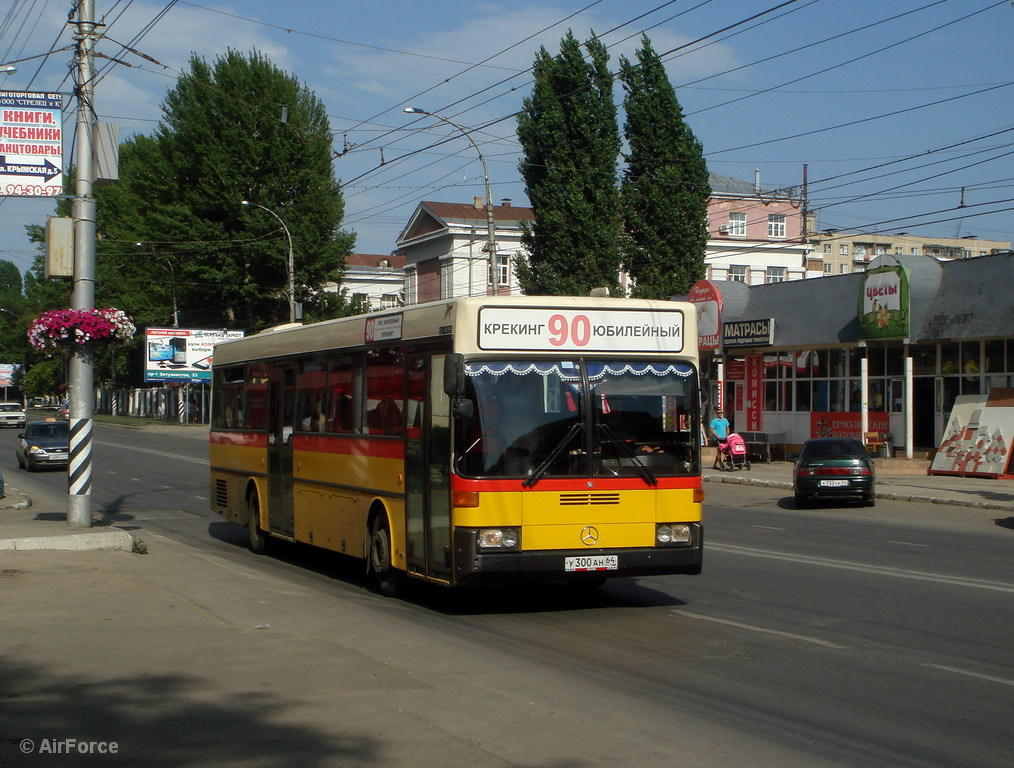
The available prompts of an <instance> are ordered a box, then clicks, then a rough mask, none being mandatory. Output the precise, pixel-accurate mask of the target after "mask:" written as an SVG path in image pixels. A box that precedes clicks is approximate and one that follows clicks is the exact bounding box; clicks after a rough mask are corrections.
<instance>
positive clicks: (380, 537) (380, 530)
mask: <svg viewBox="0 0 1014 768" xmlns="http://www.w3.org/2000/svg"><path fill="white" fill-rule="evenodd" d="M370 572H371V573H372V574H373V581H374V582H375V583H376V585H377V589H378V590H379V591H380V593H381V594H382V595H386V596H388V597H394V596H395V595H397V594H398V593H399V592H400V591H401V588H402V585H403V584H404V580H405V577H404V574H402V573H401V572H399V571H397V570H395V568H394V567H393V566H392V565H391V531H390V529H389V528H388V525H387V517H386V516H385V515H384V514H383V513H381V514H378V515H377V516H376V517H375V518H373V526H372V527H371V531H370Z"/></svg>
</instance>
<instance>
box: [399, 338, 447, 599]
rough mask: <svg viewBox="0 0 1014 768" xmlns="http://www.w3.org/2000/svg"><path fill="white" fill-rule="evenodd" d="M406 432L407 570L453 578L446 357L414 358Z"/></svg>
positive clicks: (410, 368)
mask: <svg viewBox="0 0 1014 768" xmlns="http://www.w3.org/2000/svg"><path fill="white" fill-rule="evenodd" d="M407 362H408V371H409V387H408V389H409V393H408V403H407V406H408V407H407V408H406V425H407V429H406V430H405V479H406V483H405V490H406V495H405V522H406V526H407V529H408V530H407V542H408V553H407V558H408V570H409V572H411V573H418V574H420V575H423V576H427V577H430V578H436V579H441V580H448V581H449V580H450V578H451V401H450V398H449V397H448V396H447V394H446V393H445V392H444V383H443V372H444V356H443V355H442V354H439V355H438V354H429V353H416V354H413V355H411V356H409V359H408V361H407Z"/></svg>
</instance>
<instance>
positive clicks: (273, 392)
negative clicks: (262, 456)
mask: <svg viewBox="0 0 1014 768" xmlns="http://www.w3.org/2000/svg"><path fill="white" fill-rule="evenodd" d="M268 398H269V399H268V404H269V406H268V412H269V427H270V428H269V431H268V524H269V525H270V527H271V532H272V533H277V534H279V535H281V536H287V537H290V538H291V537H292V532H293V503H292V431H293V427H294V426H295V413H296V368H295V366H293V365H278V366H273V367H272V368H271V375H270V390H269V394H268Z"/></svg>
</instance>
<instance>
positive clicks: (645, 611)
mask: <svg viewBox="0 0 1014 768" xmlns="http://www.w3.org/2000/svg"><path fill="white" fill-rule="evenodd" d="M13 434H14V433H13V431H12V430H5V431H3V432H2V433H0V468H2V471H3V472H4V474H5V476H6V477H7V481H8V483H9V484H15V485H17V486H18V487H19V488H21V489H22V490H24V491H26V492H27V493H29V494H30V495H34V496H36V497H39V498H40V499H44V500H45V502H46V503H47V504H50V502H51V501H52V502H53V504H56V505H63V506H58V507H56V508H59V509H64V508H65V502H66V497H65V495H61V494H64V493H65V489H66V479H65V476H64V475H63V474H62V473H59V472H56V473H35V474H31V475H28V474H26V473H24V472H21V471H19V470H17V469H16V462H15V461H14V456H13ZM95 445H96V449H95V456H96V463H95V490H94V493H93V504H94V508H95V509H106V510H109V511H110V514H112V515H113V516H114V518H115V519H116V520H117V521H118V523H120V524H124V525H136V526H137V527H138V528H139V529H140V530H139V535H140V536H141V537H142V538H143V539H145V540H146V541H148V542H149V545H150V546H151V547H152V548H153V549H155V550H157V551H159V552H164V553H167V554H169V555H171V556H172V557H173V558H174V561H173V562H175V563H177V564H182V565H177V566H176V570H175V572H176V573H179V572H180V570H179V569H180V567H182V568H183V569H184V570H185V572H186V573H187V574H188V575H190V576H192V577H193V578H191V579H190V580H189V581H185V580H183V579H182V578H180V583H178V584H177V583H173V584H167V585H166V589H169V590H171V591H172V592H173V594H174V595H175V596H176V597H177V598H178V600H183V599H186V600H189V601H190V602H191V604H197V605H200V607H201V609H202V610H204V611H207V612H209V613H211V614H213V615H214V616H215V617H216V619H217V620H220V621H221V622H222V623H224V624H228V625H231V624H236V625H237V626H242V627H245V628H249V627H251V626H254V625H255V623H256V622H264V625H267V624H270V625H271V626H273V627H275V629H276V630H278V634H277V635H276V637H284V638H285V641H284V642H275V643H270V644H267V645H266V646H265V645H261V646H259V647H258V648H257V654H258V663H257V668H256V669H257V671H256V672H254V673H252V674H251V672H250V669H249V668H246V669H247V671H246V673H241V674H238V675H237V669H236V668H235V667H236V666H237V665H238V664H239V662H238V661H237V659H238V658H242V654H243V648H244V647H245V646H244V645H243V644H241V643H238V644H235V645H234V646H232V647H231V648H230V649H229V652H228V653H222V652H221V649H217V646H216V641H213V640H210V639H208V637H206V636H204V635H202V634H201V633H200V632H199V631H198V629H196V627H198V626H199V624H200V622H197V621H196V620H195V621H194V623H193V626H192V628H191V631H192V632H193V633H194V634H193V639H192V642H193V643H194V647H193V648H192V649H191V652H192V656H194V657H200V658H201V659H202V660H203V662H195V664H196V666H195V667H194V674H198V673H200V674H203V675H205V677H206V680H205V682H204V683H203V685H205V686H206V687H207V688H208V689H209V693H207V695H212V693H213V692H214V691H218V690H220V691H223V692H227V693H237V690H236V686H238V685H239V683H238V682H237V677H238V678H239V679H240V680H241V681H242V684H243V685H246V686H258V685H259V686H265V685H270V686H279V687H280V688H282V689H284V691H285V695H284V696H280V698H279V699H278V700H276V701H273V703H272V706H273V707H275V708H276V710H277V711H278V713H279V716H280V717H281V718H282V719H285V718H286V716H287V713H288V715H292V714H293V713H295V712H297V711H298V712H305V711H310V710H312V714H310V715H307V716H306V719H305V720H304V721H301V722H303V724H304V725H305V726H306V727H307V728H312V729H314V730H313V733H314V734H315V735H317V736H318V737H319V741H320V749H321V750H322V751H326V750H327V749H330V747H327V746H325V745H324V742H325V741H327V739H325V738H324V736H323V735H324V734H326V735H328V736H333V735H334V733H335V731H336V729H338V728H339V726H348V727H349V728H351V727H352V725H353V724H354V725H355V726H356V728H355V729H354V732H355V734H357V737H358V738H363V739H366V734H370V735H371V737H370V738H369V739H366V742H369V748H368V749H367V748H366V747H365V746H363V745H361V746H362V747H363V748H362V750H361V751H353V752H349V753H347V754H346V758H347V762H346V761H343V760H342V759H334V761H333V762H331V761H330V760H325V759H323V758H322V757H321V756H320V755H318V754H317V753H316V752H315V751H314V746H313V744H315V743H316V742H314V741H312V740H308V734H306V733H303V734H300V735H299V738H300V739H302V741H300V744H301V746H299V747H298V748H297V746H296V744H295V739H293V741H292V743H291V746H290V747H289V750H290V751H288V752H285V753H284V756H286V757H287V758H291V759H293V760H294V762H291V763H290V764H305V765H318V764H319V765H327V764H353V763H354V764H376V765H386V764H399V765H401V764H404V765H410V764H411V765H433V766H456V765H489V766H500V765H517V766H533V767H534V766H540V767H544V768H583V767H584V766H599V765H601V766H606V765H608V766H617V765H630V766H654V765H658V766H714V767H715V768H718V767H719V766H721V767H722V768H726V767H728V766H751V767H753V766H807V767H808V768H809V767H823V766H860V765H861V766H882V767H883V768H898V767H899V766H905V767H908V766H912V767H919V766H941V767H942V766H947V768H954V767H956V766H969V767H970V768H971V767H972V766H974V767H975V768H987V767H989V766H1004V768H1006V767H1007V766H1009V765H1011V764H1014V736H1012V734H1011V722H1010V716H1011V712H1014V610H1012V597H1014V566H1012V563H1014V558H1012V554H1014V536H1012V534H1011V532H1010V531H1009V530H1007V529H1003V528H999V527H997V526H995V525H991V524H989V523H988V522H985V520H986V519H985V518H984V522H983V524H982V525H981V526H976V525H974V524H972V525H970V524H967V523H965V524H962V525H960V526H953V527H952V526H949V525H948V524H947V521H946V514H947V508H946V507H941V505H933V506H934V508H933V509H928V508H927V509H925V510H922V511H921V513H920V510H918V509H913V507H916V506H918V505H913V504H911V503H906V502H884V501H882V502H880V503H878V506H877V507H876V508H875V509H874V510H864V511H863V512H862V514H861V515H860V514H856V513H854V512H853V510H851V509H848V508H844V509H836V508H818V509H810V510H795V509H793V508H792V504H791V500H790V499H787V498H786V493H787V492H785V491H779V490H775V489H764V488H751V487H748V486H730V485H717V484H716V485H715V486H714V487H711V486H709V487H708V488H707V496H708V504H707V509H706V515H707V517H706V524H705V531H706V537H705V566H704V573H703V574H702V575H701V576H698V577H673V578H662V577H659V578H646V579H637V580H633V579H622V580H617V581H616V582H612V583H609V584H607V586H606V587H604V588H603V589H602V590H600V591H599V592H597V593H595V594H592V595H575V594H574V593H573V592H571V591H570V590H568V589H566V588H565V587H564V586H562V585H545V586H540V587H538V588H525V589H495V590H488V591H482V592H465V593H450V592H447V591H439V590H434V589H429V588H417V589H414V590H412V591H411V592H410V594H409V596H408V597H407V598H406V599H405V600H387V599H384V598H381V597H379V596H377V595H375V594H374V593H372V592H371V591H370V590H369V589H368V588H367V587H366V585H365V582H364V580H363V577H362V573H361V568H360V566H359V564H358V563H356V562H355V561H348V560H344V559H342V558H340V557H338V556H333V555H328V554H322V553H318V552H314V551H311V550H308V549H307V548H303V547H294V546H287V547H282V548H281V549H280V551H279V553H278V554H277V555H276V556H273V557H269V558H257V557H255V556H253V555H252V554H250V553H249V552H247V551H246V550H245V549H244V548H243V547H242V542H243V540H244V532H243V530H242V529H241V528H239V527H237V526H234V525H231V524H228V523H224V522H222V521H219V520H218V519H217V518H216V517H214V516H213V515H212V514H211V513H210V512H209V511H208V509H207V496H208V488H207V453H206V447H205V445H204V443H203V442H202V441H200V440H198V439H194V438H191V437H175V436H171V435H159V434H154V433H149V432H139V431H132V430H124V429H117V428H110V427H107V426H105V425H101V424H98V425H96V435H95ZM899 505H902V506H904V507H906V509H905V510H904V511H903V513H902V511H901V507H900V506H899ZM899 520H904V521H906V522H899ZM84 554H85V553H80V555H77V556H83V555H84ZM99 556H102V557H109V555H108V554H106V555H99ZM131 562H132V565H131V568H134V569H144V568H149V569H150V571H151V575H149V576H148V577H147V578H151V579H154V578H156V576H157V577H158V578H160V579H165V580H167V581H168V580H171V579H172V578H173V576H172V573H173V572H174V571H173V570H166V571H165V572H164V573H162V572H160V571H159V567H160V566H159V564H158V561H155V560H153V561H151V564H150V566H146V565H144V564H143V562H144V561H140V562H141V563H142V564H141V565H137V564H136V562H137V561H131ZM198 574H204V575H203V577H202V578H201V579H198V578H197V575H198ZM176 623H178V620H177V622H176ZM174 626H175V623H174ZM187 626H190V625H187ZM258 626H262V625H258ZM167 631H168V630H167ZM283 633H284V634H283ZM261 636H264V635H261ZM214 637H217V635H216V636H214ZM152 652H153V653H154V649H153V651H152ZM246 652H247V653H251V652H252V651H251V650H250V649H247V651H246ZM163 653H167V654H171V652H170V651H168V650H166V651H163ZM350 659H351V660H350ZM123 663H127V662H126V661H124V662H123ZM336 669H338V670H340V671H336ZM239 690H243V689H242V686H240V688H239ZM350 702H355V706H354V707H352V710H351V711H350V707H349V705H350ZM367 713H369V717H370V718H371V720H370V721H369V722H373V723H375V727H374V728H373V729H372V730H371V726H369V725H367V724H366V721H367ZM223 719H224V717H223ZM229 727H230V726H229V725H225V726H223V728H224V729H225V730H226V732H228V728H229ZM277 741H278V743H275V744H274V749H272V748H270V747H267V746H264V745H261V746H260V748H259V751H258V750H251V751H250V752H242V751H241V752H240V753H238V755H237V764H238V763H239V762H241V759H240V758H242V760H250V761H255V760H256V758H258V757H263V758H265V762H266V764H273V762H272V761H271V760H270V757H272V756H273V755H274V753H275V752H276V751H277V752H278V756H279V758H281V757H283V754H282V753H283V750H282V749H281V748H280V747H279V743H282V742H284V743H285V744H290V741H289V740H288V734H281V735H279V736H278V740H277ZM366 742H364V744H365V743H366ZM255 752H256V754H255ZM330 754H332V756H333V754H334V753H333V752H332V753H330ZM294 755H295V757H293V756H294ZM96 764H97V763H96ZM172 764H191V762H188V761H184V760H180V761H179V762H178V763H172ZM194 764H196V763H194ZM209 764H210V763H209ZM219 764H224V763H219ZM279 764H285V763H283V762H282V761H281V759H279Z"/></svg>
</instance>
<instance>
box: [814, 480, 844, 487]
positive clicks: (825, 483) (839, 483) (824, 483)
mask: <svg viewBox="0 0 1014 768" xmlns="http://www.w3.org/2000/svg"><path fill="white" fill-rule="evenodd" d="M817 485H819V486H820V487H821V488H848V487H849V481H848V480H821V481H820V482H819V483H817Z"/></svg>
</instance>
